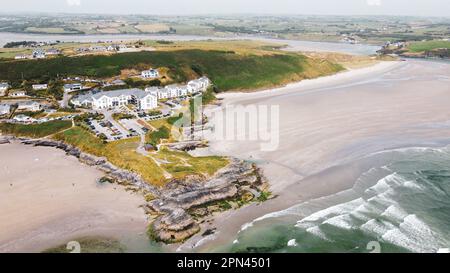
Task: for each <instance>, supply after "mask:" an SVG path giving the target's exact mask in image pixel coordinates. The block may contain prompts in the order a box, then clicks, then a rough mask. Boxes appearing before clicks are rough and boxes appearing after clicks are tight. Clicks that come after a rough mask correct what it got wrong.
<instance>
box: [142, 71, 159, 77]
mask: <svg viewBox="0 0 450 273" xmlns="http://www.w3.org/2000/svg"><path fill="white" fill-rule="evenodd" d="M141 77H142V78H144V79H154V78H158V77H159V72H158V70H156V69H150V70H144V71H142V72H141Z"/></svg>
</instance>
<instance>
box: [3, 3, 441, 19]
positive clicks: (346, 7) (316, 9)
mask: <svg viewBox="0 0 450 273" xmlns="http://www.w3.org/2000/svg"><path fill="white" fill-rule="evenodd" d="M0 11H1V12H72V13H112V14H153V15H174V14H179V15H189V14H233V13H251V14H325V15H328V14H337V15H366V14H367V15H371V14H386V15H418V16H449V17H450V0H0Z"/></svg>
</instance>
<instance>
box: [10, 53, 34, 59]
mask: <svg viewBox="0 0 450 273" xmlns="http://www.w3.org/2000/svg"><path fill="white" fill-rule="evenodd" d="M28 58H30V56H28V55H25V54H19V55H16V56H15V57H14V59H16V60H24V59H28Z"/></svg>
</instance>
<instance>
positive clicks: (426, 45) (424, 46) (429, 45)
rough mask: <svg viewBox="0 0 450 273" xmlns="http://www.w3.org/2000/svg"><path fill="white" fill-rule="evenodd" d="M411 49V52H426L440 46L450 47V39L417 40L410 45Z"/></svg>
mask: <svg viewBox="0 0 450 273" xmlns="http://www.w3.org/2000/svg"><path fill="white" fill-rule="evenodd" d="M408 48H409V50H410V51H411V52H415V53H418V52H424V51H430V50H433V49H438V48H447V49H450V41H425V42H415V43H412V44H410V45H409V47H408Z"/></svg>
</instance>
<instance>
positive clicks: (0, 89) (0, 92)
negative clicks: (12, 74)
mask: <svg viewBox="0 0 450 273" xmlns="http://www.w3.org/2000/svg"><path fill="white" fill-rule="evenodd" d="M8 88H9V84H8V83H6V82H0V97H2V96H5V95H6V91H8Z"/></svg>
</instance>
